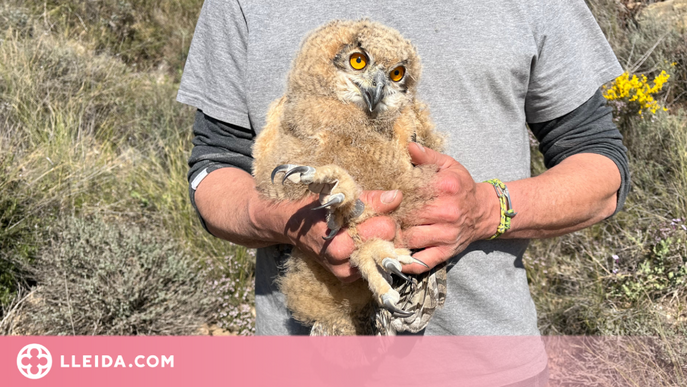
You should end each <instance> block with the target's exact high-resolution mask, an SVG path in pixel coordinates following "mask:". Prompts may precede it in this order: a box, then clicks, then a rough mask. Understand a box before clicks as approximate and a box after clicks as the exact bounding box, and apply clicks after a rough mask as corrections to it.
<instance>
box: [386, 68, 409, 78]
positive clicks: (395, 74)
mask: <svg viewBox="0 0 687 387" xmlns="http://www.w3.org/2000/svg"><path fill="white" fill-rule="evenodd" d="M405 73H406V68H405V67H403V66H398V67H396V68H395V69H393V70H391V72H390V73H389V78H391V80H392V81H394V82H398V81H400V80H401V79H403V76H404V75H405Z"/></svg>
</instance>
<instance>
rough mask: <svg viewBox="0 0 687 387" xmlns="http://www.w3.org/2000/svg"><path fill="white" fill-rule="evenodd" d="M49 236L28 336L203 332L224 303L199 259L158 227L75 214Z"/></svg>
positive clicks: (28, 313) (27, 315)
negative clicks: (211, 290) (212, 289)
mask: <svg viewBox="0 0 687 387" xmlns="http://www.w3.org/2000/svg"><path fill="white" fill-rule="evenodd" d="M44 237H45V238H47V240H48V241H49V242H48V243H47V244H46V245H45V246H44V247H42V248H41V250H40V251H39V253H38V255H37V257H36V261H35V264H34V265H32V266H31V267H30V268H29V269H28V270H29V272H30V274H31V276H32V277H33V279H34V280H35V282H36V284H37V287H36V289H35V291H34V293H33V295H32V298H31V300H28V301H26V302H25V303H24V306H23V308H22V316H23V317H22V318H21V323H20V325H19V328H18V329H19V331H20V332H21V333H23V334H43V335H45V334H47V335H173V334H175V335H189V334H197V333H198V329H199V327H200V325H201V324H202V323H205V322H207V321H210V314H211V311H212V310H213V309H215V308H217V306H218V305H217V304H216V303H215V302H214V301H213V300H212V299H211V298H209V297H207V296H206V294H207V292H208V289H207V287H206V284H207V279H206V278H205V277H204V276H203V275H202V274H199V270H198V268H197V267H196V265H197V263H196V261H195V260H194V259H192V258H191V257H190V256H189V255H188V254H187V253H186V252H185V251H184V249H183V248H181V247H180V246H179V245H178V244H176V243H173V242H170V241H168V240H167V238H165V232H164V231H163V230H160V229H158V228H157V227H156V226H154V225H150V224H148V225H144V226H142V227H139V226H137V225H134V224H120V223H117V222H113V221H111V220H104V219H102V218H94V219H91V220H87V219H81V218H73V217H68V218H65V219H62V220H59V221H58V222H57V223H56V224H55V225H54V226H53V227H51V228H50V229H49V230H48V231H46V233H45V235H44Z"/></svg>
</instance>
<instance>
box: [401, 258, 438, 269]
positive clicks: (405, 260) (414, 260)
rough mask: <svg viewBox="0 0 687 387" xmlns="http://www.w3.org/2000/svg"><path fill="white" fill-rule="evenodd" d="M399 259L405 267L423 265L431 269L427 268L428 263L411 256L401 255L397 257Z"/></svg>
mask: <svg viewBox="0 0 687 387" xmlns="http://www.w3.org/2000/svg"><path fill="white" fill-rule="evenodd" d="M397 259H398V261H399V262H401V263H402V264H404V265H410V264H411V263H417V264H418V265H422V266H424V267H426V268H428V269H429V268H430V267H429V266H427V264H426V263H424V262H422V261H421V260H419V259H417V258H415V257H413V256H410V255H399V256H398V257H397Z"/></svg>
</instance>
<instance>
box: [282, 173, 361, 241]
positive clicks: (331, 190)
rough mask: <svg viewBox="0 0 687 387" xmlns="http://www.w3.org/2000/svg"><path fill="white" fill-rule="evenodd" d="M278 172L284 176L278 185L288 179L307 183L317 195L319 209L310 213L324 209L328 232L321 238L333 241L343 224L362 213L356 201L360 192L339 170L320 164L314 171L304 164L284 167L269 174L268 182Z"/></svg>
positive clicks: (348, 177) (358, 202)
mask: <svg viewBox="0 0 687 387" xmlns="http://www.w3.org/2000/svg"><path fill="white" fill-rule="evenodd" d="M278 173H284V177H283V178H282V181H281V183H282V184H285V183H286V180H289V181H291V182H293V183H296V184H308V189H309V190H310V191H311V192H313V193H317V194H319V195H320V204H321V205H320V206H318V207H315V208H313V210H320V209H326V210H327V226H328V227H329V229H330V230H331V231H330V233H329V235H327V236H326V237H324V239H331V238H333V237H334V236H335V235H336V233H337V232H338V231H339V230H340V229H341V228H342V227H343V226H344V224H345V223H346V222H347V221H349V220H351V219H353V218H357V217H358V216H360V215H361V214H362V213H363V211H364V210H365V206H364V204H363V202H361V201H360V200H359V199H358V196H360V193H361V192H362V190H361V189H360V188H359V187H358V185H357V184H356V183H355V181H354V180H353V178H352V177H351V176H350V175H349V174H348V172H346V170H344V169H343V168H341V167H339V166H336V165H324V166H321V167H317V169H315V168H313V167H311V166H307V165H294V164H284V165H280V166H278V167H276V168H275V169H274V170H273V171H272V183H274V178H275V176H276V175H277V174H278Z"/></svg>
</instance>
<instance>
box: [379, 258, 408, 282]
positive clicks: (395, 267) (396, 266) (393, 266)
mask: <svg viewBox="0 0 687 387" xmlns="http://www.w3.org/2000/svg"><path fill="white" fill-rule="evenodd" d="M382 266H383V267H384V269H386V271H390V272H392V273H394V274H396V275H397V276H399V277H401V278H403V279H404V280H406V281H407V282H411V281H410V278H408V276H406V275H405V274H403V272H402V271H401V263H400V262H398V261H397V260H395V259H391V258H384V260H382Z"/></svg>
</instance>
